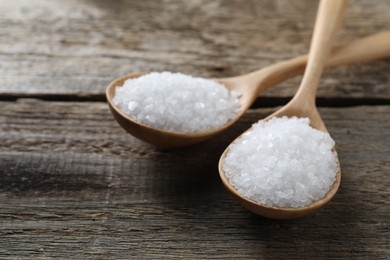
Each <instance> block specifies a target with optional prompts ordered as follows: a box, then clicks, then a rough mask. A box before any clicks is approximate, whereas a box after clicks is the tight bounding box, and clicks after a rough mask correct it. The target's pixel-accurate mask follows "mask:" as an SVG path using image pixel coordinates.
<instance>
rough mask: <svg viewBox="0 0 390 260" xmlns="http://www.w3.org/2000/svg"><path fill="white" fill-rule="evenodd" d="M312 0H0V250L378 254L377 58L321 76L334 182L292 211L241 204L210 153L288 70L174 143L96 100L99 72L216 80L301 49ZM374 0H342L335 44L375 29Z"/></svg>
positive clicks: (381, 84) (381, 223) (383, 111)
mask: <svg viewBox="0 0 390 260" xmlns="http://www.w3.org/2000/svg"><path fill="white" fill-rule="evenodd" d="M316 4H317V3H316V2H315V1H309V0H307V1H301V0H294V1H288V0H279V1H238V0H236V1H233V0H225V1H222V0H220V1H206V0H203V1H201V0H189V1H179V0H177V1H146V0H143V1H104V0H100V1H98V0H78V1H76V0H71V1H61V0H56V1H49V0H31V1H6V0H0V13H1V15H0V258H1V259H34V258H36V259H50V258H67V259H86V258H91V259H161V258H168V259H170V258H183V259H210V258H230V259H316V258H322V259H334V258H337V259H389V258H390V228H389V220H388V219H389V217H390V205H389V195H390V188H389V187H390V179H389V173H390V157H389V154H390V130H389V129H390V78H389V69H390V66H389V65H390V60H389V59H387V60H381V61H374V62H371V63H367V64H359V65H353V66H348V67H343V68H339V69H335V70H332V71H330V72H328V73H326V75H325V76H324V80H323V81H322V85H321V87H320V89H319V96H320V101H321V102H320V103H321V108H320V113H321V115H322V116H323V119H324V121H325V124H326V125H327V126H328V129H329V131H330V132H331V135H332V137H333V138H334V139H335V140H336V143H337V151H338V153H339V156H340V162H341V166H342V174H343V175H342V183H341V187H340V190H339V192H338V193H337V195H336V196H335V198H334V199H333V200H332V201H331V202H330V203H329V204H328V205H327V206H326V207H324V208H323V209H321V210H320V211H318V212H317V213H315V214H313V215H310V216H307V217H304V218H301V219H297V220H290V221H274V220H269V219H265V218H261V217H259V216H256V215H254V214H252V213H249V212H247V211H246V210H244V209H243V208H242V207H240V206H239V205H238V204H237V203H236V202H235V201H234V200H233V199H232V198H231V196H230V195H229V194H228V192H227V191H226V190H225V189H224V187H223V185H222V183H221V181H220V180H219V177H218V171H217V161H218V158H219V156H220V155H221V153H222V151H223V150H224V149H225V147H226V146H227V145H228V144H229V143H230V142H231V141H232V140H233V139H234V138H235V137H236V136H238V135H239V134H240V133H241V132H242V131H244V130H245V129H247V128H248V127H249V126H250V125H251V124H252V123H254V122H256V121H257V120H259V119H260V118H263V117H264V116H266V115H268V114H269V113H271V112H272V111H274V110H275V109H276V108H275V107H273V105H275V104H280V103H281V102H284V101H285V100H286V97H290V96H291V95H292V94H293V93H294V90H295V89H296V86H297V84H298V82H299V79H294V80H290V81H288V82H285V83H283V84H281V86H278V87H277V88H275V89H273V90H270V91H269V92H268V93H265V94H264V97H262V98H260V99H259V100H258V102H257V107H258V106H262V108H253V109H251V110H250V111H249V112H248V113H247V114H246V115H245V116H244V118H243V119H242V120H240V121H239V122H238V123H237V124H236V125H235V126H233V127H232V128H231V129H229V130H228V131H226V132H225V133H223V134H222V135H220V136H218V137H216V138H214V139H212V140H210V141H207V142H205V143H202V144H199V145H196V146H192V147H187V148H181V149H175V150H162V149H157V148H155V147H153V146H151V145H149V144H146V143H143V142H142V141H139V140H137V139H135V138H134V137H132V136H130V135H128V134H127V133H125V132H124V131H123V130H122V129H121V128H120V127H119V126H118V125H117V124H116V122H115V121H114V120H113V118H112V116H111V115H110V112H109V110H108V106H107V104H106V103H105V102H104V89H105V87H106V85H107V83H108V82H110V81H111V80H112V79H114V78H115V77H116V76H119V75H123V74H127V73H131V72H136V71H154V70H171V71H181V72H184V73H189V74H192V75H200V76H204V77H209V76H213V77H215V76H230V75H237V74H241V73H245V72H248V71H251V70H255V69H257V68H261V67H263V66H266V65H268V64H272V63H273V62H276V61H280V60H283V59H286V58H289V57H293V56H296V55H298V54H301V53H304V52H306V51H307V48H308V44H309V39H310V35H311V30H312V25H313V20H314V15H315V11H316ZM389 10H390V2H389V1H387V0H378V1H375V4H374V3H373V2H372V1H369V0H355V1H352V0H351V1H350V4H349V8H348V12H347V15H346V18H345V22H344V29H343V31H342V33H341V34H340V37H339V42H347V41H349V40H352V39H355V38H358V37H362V36H366V35H369V34H372V33H375V32H378V31H381V30H385V29H389V28H388V26H389V24H390V12H389ZM264 106H269V107H264Z"/></svg>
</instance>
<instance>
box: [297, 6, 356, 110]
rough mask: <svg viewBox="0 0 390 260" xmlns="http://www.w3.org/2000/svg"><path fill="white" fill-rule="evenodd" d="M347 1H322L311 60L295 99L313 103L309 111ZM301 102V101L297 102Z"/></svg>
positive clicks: (312, 42) (308, 62)
mask: <svg viewBox="0 0 390 260" xmlns="http://www.w3.org/2000/svg"><path fill="white" fill-rule="evenodd" d="M347 2H348V1H347V0H321V1H320V5H319V8H318V11H317V18H316V22H315V25H314V33H313V36H312V41H311V45H310V52H309V58H308V61H307V66H306V70H305V73H304V75H303V79H302V83H301V85H300V87H299V89H298V91H297V93H296V95H295V97H294V99H295V100H298V99H302V101H303V100H305V101H309V102H311V103H310V105H309V106H307V108H308V109H311V108H312V107H314V105H315V96H316V92H317V86H318V82H319V80H320V77H321V74H322V71H323V69H324V66H325V63H326V60H327V58H328V55H329V52H330V49H331V46H332V43H333V40H334V38H335V36H336V33H337V31H338V29H339V27H340V24H341V21H342V17H343V15H344V11H345V8H346V5H347ZM297 102H299V101H297Z"/></svg>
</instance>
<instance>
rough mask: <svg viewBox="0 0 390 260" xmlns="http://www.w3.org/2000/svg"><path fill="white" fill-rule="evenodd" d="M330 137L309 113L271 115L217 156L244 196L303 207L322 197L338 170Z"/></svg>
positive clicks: (258, 200)
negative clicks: (301, 115) (312, 122)
mask: <svg viewBox="0 0 390 260" xmlns="http://www.w3.org/2000/svg"><path fill="white" fill-rule="evenodd" d="M334 145H335V142H334V141H333V139H332V138H331V137H330V135H329V134H328V133H323V132H321V131H318V130H316V129H314V128H312V127H310V126H309V119H308V118H297V117H292V118H287V117H282V118H272V119H270V120H269V121H264V120H261V121H259V122H258V123H256V124H254V125H253V126H252V129H251V131H249V132H247V133H245V134H243V135H242V136H241V137H240V138H239V139H237V140H236V141H235V142H234V143H233V144H232V145H231V146H230V148H229V151H228V153H227V156H226V157H225V158H224V160H223V161H222V166H223V170H224V172H225V174H226V176H227V177H228V179H229V182H230V184H231V185H232V186H233V187H234V188H235V189H236V190H237V191H238V193H240V194H242V195H243V196H245V197H247V198H249V199H252V200H254V201H257V202H260V203H262V204H265V205H268V206H273V207H302V206H305V205H308V204H310V203H312V202H313V201H316V200H319V199H321V198H323V197H324V196H325V195H326V193H327V192H328V191H329V190H330V189H331V187H332V185H333V183H334V181H335V178H336V173H337V171H338V164H337V155H336V152H334V151H333V150H332V149H333V147H334Z"/></svg>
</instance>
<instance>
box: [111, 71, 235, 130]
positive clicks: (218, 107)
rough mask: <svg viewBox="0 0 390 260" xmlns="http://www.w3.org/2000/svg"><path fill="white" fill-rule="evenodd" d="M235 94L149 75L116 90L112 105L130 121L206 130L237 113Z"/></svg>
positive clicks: (206, 83)
mask: <svg viewBox="0 0 390 260" xmlns="http://www.w3.org/2000/svg"><path fill="white" fill-rule="evenodd" d="M238 96H239V94H238V93H237V92H232V93H230V92H229V91H228V90H227V89H226V88H225V87H224V86H223V85H221V84H220V83H218V82H216V81H213V80H207V79H203V78H195V77H191V76H188V75H184V74H181V73H171V72H161V73H158V72H153V73H150V74H146V75H144V76H141V77H138V78H134V79H128V80H126V81H125V82H124V84H123V86H120V87H117V88H116V91H115V97H114V99H113V102H114V104H115V105H117V106H118V107H119V108H120V110H121V111H123V112H124V113H125V114H127V115H129V116H130V117H131V118H133V119H134V120H136V121H138V122H140V123H143V124H145V125H149V126H152V127H155V128H158V129H162V130H167V131H176V132H203V131H210V130H213V129H216V128H219V127H220V126H223V125H224V124H226V123H227V122H228V121H229V120H231V119H233V118H234V117H235V116H236V114H237V113H238V111H239V108H240V105H239V103H238V99H237V98H238Z"/></svg>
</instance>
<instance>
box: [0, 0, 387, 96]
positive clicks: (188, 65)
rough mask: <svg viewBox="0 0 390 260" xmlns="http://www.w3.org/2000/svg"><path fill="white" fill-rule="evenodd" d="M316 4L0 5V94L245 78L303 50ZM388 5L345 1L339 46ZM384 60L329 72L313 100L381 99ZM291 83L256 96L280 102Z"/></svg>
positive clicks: (370, 25)
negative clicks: (132, 78) (180, 77)
mask: <svg viewBox="0 0 390 260" xmlns="http://www.w3.org/2000/svg"><path fill="white" fill-rule="evenodd" d="M316 5H317V3H316V2H313V1H310V0H307V1H301V0H294V1H291V0H281V1H276V2H275V1H272V0H269V1H239V0H229V1H222V0H219V1H212V2H209V1H180V0H175V1H164V2H160V3H156V2H155V1H152V0H144V1H115V2H107V1H105V0H92V1H61V0H55V1H52V0H35V1H6V0H1V1H0V13H1V14H2V15H1V17H0V28H1V33H0V37H1V41H0V97H10V96H11V97H12V96H37V95H41V96H42V95H77V96H91V95H94V96H96V95H100V96H102V95H103V93H104V89H105V87H106V86H107V84H108V83H109V82H110V81H111V80H113V79H114V78H116V77H117V76H120V75H124V74H128V73H132V72H138V71H161V70H169V71H181V72H184V73H188V74H191V75H196V76H202V77H224V76H234V75H239V74H243V73H247V72H250V71H253V70H257V69H259V68H262V67H265V66H267V65H270V64H272V63H275V62H277V61H281V60H284V59H287V58H291V57H294V56H297V55H300V54H303V53H306V52H307V50H308V45H309V41H310V35H311V31H312V26H313V22H314V15H315V13H316V8H317V6H316ZM389 8H390V2H389V1H386V0H379V1H376V2H375V4H372V1H370V0H355V1H351V3H350V5H349V9H348V12H347V14H346V18H345V23H344V24H345V26H344V30H343V32H342V33H341V37H340V39H339V42H347V41H349V40H353V39H356V38H358V37H363V36H367V35H369V34H372V33H375V32H379V31H382V30H386V29H388V21H389V19H390V14H389V12H388V10H389ZM389 62H390V60H385V61H378V62H372V63H369V64H366V65H354V66H349V67H347V68H340V69H336V70H333V71H332V72H330V73H329V74H327V75H326V76H325V78H324V80H323V84H322V85H323V86H322V87H320V88H319V96H321V97H338V98H340V97H341V98H350V97H351V98H362V97H364V98H366V99H369V98H374V99H375V98H381V99H389V98H390V88H389V85H390V78H389V76H388V71H389V68H390V66H389V64H390V63H389ZM298 84H299V79H296V80H292V81H288V82H286V83H284V84H282V86H280V87H279V88H277V89H274V90H271V91H269V92H268V93H265V96H267V97H289V96H291V95H292V94H293V93H294V91H295V89H296V87H297V86H298Z"/></svg>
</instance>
